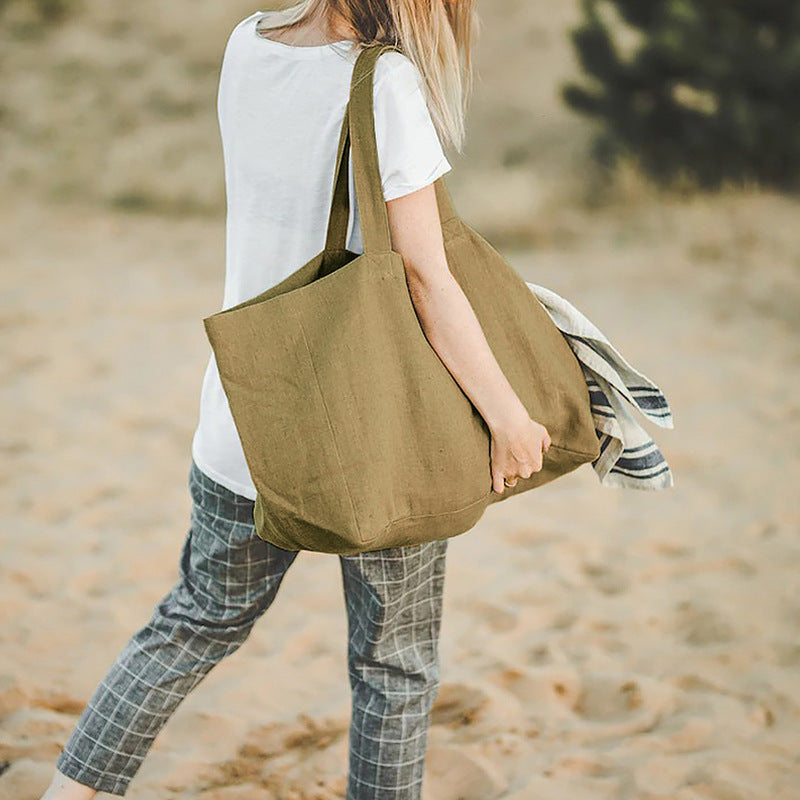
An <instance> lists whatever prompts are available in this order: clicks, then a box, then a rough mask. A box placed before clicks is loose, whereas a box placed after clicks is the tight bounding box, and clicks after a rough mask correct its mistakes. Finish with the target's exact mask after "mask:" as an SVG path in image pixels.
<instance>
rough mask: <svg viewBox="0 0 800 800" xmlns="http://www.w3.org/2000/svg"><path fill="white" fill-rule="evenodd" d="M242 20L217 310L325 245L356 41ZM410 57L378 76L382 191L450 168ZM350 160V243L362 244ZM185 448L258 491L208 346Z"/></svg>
mask: <svg viewBox="0 0 800 800" xmlns="http://www.w3.org/2000/svg"><path fill="white" fill-rule="evenodd" d="M263 13H264V12H261V11H259V12H256V13H255V14H252V15H251V16H249V17H247V18H246V19H244V20H242V21H241V22H240V23H239V24H238V25H237V26H236V27H235V28H234V30H233V32H232V33H231V35H230V38H229V39H228V43H227V45H226V48H225V54H224V57H223V61H222V69H221V73H220V81H219V93H218V99H217V113H218V118H219V128H220V134H221V139H222V149H223V160H224V165H225V190H226V198H227V224H226V254H225V256H226V257H225V288H224V295H223V301H222V308H223V309H225V308H229V307H231V306H234V305H236V304H237V303H240V302H242V301H243V300H247V299H248V298H250V297H253V296H255V295H257V294H259V293H261V292H263V291H265V290H266V289H268V288H269V287H271V286H274V285H275V284H276V283H279V282H280V281H281V280H283V279H284V278H285V277H287V276H288V275H290V274H291V273H292V272H294V271H296V270H297V269H299V268H300V267H301V266H303V265H304V264H305V263H306V262H308V261H310V260H311V259H312V258H313V257H314V256H315V255H317V254H318V253H319V252H320V251H321V250H322V249H323V247H324V245H325V235H326V231H327V224H328V214H329V210H330V202H331V195H332V193H333V178H334V175H333V172H334V168H335V161H336V152H337V145H338V141H339V131H340V128H341V125H342V120H343V119H344V111H345V106H346V105H347V101H348V99H349V93H350V79H351V75H352V71H353V64H354V63H355V59H356V57H357V55H358V51H357V49H356V48H355V47H354V46H353V44H352V43H351V42H349V41H342V42H334V43H332V44H326V45H318V46H295V45H288V44H284V43H283V42H277V41H273V40H270V39H265V38H264V37H263V36H260V35H259V34H258V32H257V31H256V23H257V21H258V19H259V18H260V17H261V16H262V14H263ZM422 80H423V79H422V76H421V74H420V72H419V70H418V69H417V67H416V65H415V64H414V63H413V62H412V61H411V60H410V59H409V58H407V57H406V56H405V55H403V54H402V53H399V52H397V51H394V50H390V51H386V52H384V53H382V54H381V55H380V57H379V58H378V60H377V62H376V65H375V73H374V93H373V96H374V106H375V110H374V114H375V139H376V143H377V147H378V163H379V168H380V173H381V181H382V184H383V193H384V197H385V199H386V200H392V199H394V198H396V197H401V196H402V195H405V194H409V193H410V192H414V191H416V190H417V189H421V188H422V187H424V186H427V185H428V184H430V183H432V182H433V181H435V180H436V179H437V178H438V177H439V176H441V175H443V174H444V173H446V172H448V171H449V170H450V169H451V166H450V164H449V162H448V161H447V159H446V158H445V155H444V153H443V151H442V146H441V143H440V141H439V138H438V136H437V133H436V130H435V128H434V126H433V121H432V119H431V116H430V112H429V110H428V108H427V106H426V104H425V98H424V95H423V92H422ZM349 165H350V177H349V187H350V208H351V212H350V222H349V227H348V243H347V247H348V249H349V250H351V251H352V252H354V253H362V252H363V245H362V241H361V229H360V226H359V222H358V204H357V201H356V196H355V189H354V186H353V175H352V151H351V155H350V160H349ZM192 457H193V458H194V461H195V463H196V464H197V466H198V467H199V468H200V470H202V471H203V472H204V473H205V474H206V475H208V476H209V477H210V478H211V479H212V480H214V481H216V482H217V483H220V484H222V485H223V486H225V487H227V488H228V489H230V490H231V491H232V492H235V493H236V494H239V495H243V496H244V497H248V498H250V499H251V500H254V499H255V497H256V490H255V487H254V485H253V482H252V479H251V477H250V471H249V469H248V467H247V463H246V461H245V458H244V453H243V451H242V447H241V442H240V440H239V436H238V433H237V431H236V427H235V425H234V422H233V417H232V416H231V412H230V406H229V405H228V399H227V397H226V396H225V393H224V391H223V388H222V384H221V383H220V378H219V373H218V372H217V366H216V361H215V359H214V354H213V351H212V352H211V353H210V356H209V361H208V365H207V368H206V371H205V375H204V377H203V383H202V390H201V396H200V414H199V420H198V424H197V428H196V429H195V433H194V437H193V439H192Z"/></svg>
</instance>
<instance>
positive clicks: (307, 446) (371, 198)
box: [203, 44, 600, 554]
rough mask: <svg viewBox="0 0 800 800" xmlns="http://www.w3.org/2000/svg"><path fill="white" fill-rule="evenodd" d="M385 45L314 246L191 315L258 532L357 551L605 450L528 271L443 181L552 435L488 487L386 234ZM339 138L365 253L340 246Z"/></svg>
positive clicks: (497, 326)
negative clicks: (248, 487) (246, 476)
mask: <svg viewBox="0 0 800 800" xmlns="http://www.w3.org/2000/svg"><path fill="white" fill-rule="evenodd" d="M390 49H393V50H398V48H396V47H394V46H391V45H380V44H377V45H370V46H367V47H365V48H363V49H362V51H361V52H360V53H359V55H358V58H357V59H356V62H355V65H354V68H353V74H352V80H351V87H350V99H349V102H348V106H347V110H346V113H345V117H344V121H343V123H342V128H341V133H340V139H339V146H338V153H337V159H336V168H335V170H336V171H335V182H334V190H333V193H332V199H331V208H330V216H329V221H328V229H327V237H326V241H325V246H324V249H323V250H322V252H320V253H318V254H317V255H316V256H315V257H314V258H312V259H311V260H310V261H309V262H307V263H306V264H305V265H303V266H302V267H300V268H299V269H297V270H296V271H295V272H293V273H292V274H291V275H289V276H288V277H287V278H285V279H284V280H282V281H281V282H280V283H278V284H276V285H274V286H272V287H270V288H269V289H267V290H266V291H264V292H262V293H260V294H258V295H257V296H255V297H252V298H250V299H248V300H245V301H244V302H241V303H239V304H238V305H235V306H232V307H230V308H228V309H224V310H222V311H219V312H217V313H215V314H212V315H211V316H209V317H206V318H205V319H204V320H203V322H204V325H205V330H206V333H207V336H208V339H209V341H210V343H211V346H212V349H213V352H214V356H215V358H216V362H217V367H218V369H219V374H220V379H221V382H222V386H223V389H224V391H225V394H226V396H227V398H228V401H229V404H230V410H231V414H232V416H233V419H234V423H235V425H236V429H237V432H238V434H239V437H240V439H241V443H242V448H243V451H244V455H245V459H246V461H247V465H248V468H249V470H250V473H251V476H252V480H253V483H254V485H255V487H256V490H257V498H256V501H255V506H254V512H253V516H254V522H255V526H256V532H257V534H258V536H259V537H261V538H262V539H264V540H265V541H268V542H271V543H273V544H275V545H277V546H278V547H281V548H284V549H287V550H313V551H319V552H326V553H338V554H355V553H359V552H365V551H368V550H377V549H381V548H387V547H395V546H407V545H412V544H420V543H423V542H427V541H431V540H434V539H443V538H446V537H451V536H456V535H458V534H461V533H464V532H466V531H468V530H469V529H470V528H472V527H473V526H474V525H475V523H476V522H478V520H479V519H480V517H481V516H482V515H483V513H484V511H485V509H486V508H487V507H488V506H489V505H490V504H492V503H494V502H497V501H500V500H505V499H508V498H509V497H512V496H514V495H517V494H520V493H521V492H525V491H527V490H529V489H533V488H535V487H537V486H541V485H543V484H545V483H548V482H549V481H552V480H553V479H555V478H558V477H560V476H562V475H564V474H566V473H568V472H571V471H572V470H574V469H575V468H576V467H579V466H580V465H581V464H584V463H587V462H590V461H593V460H595V459H596V458H597V457H598V455H599V452H600V449H599V440H598V437H597V434H596V433H595V428H594V423H593V420H592V416H591V412H590V406H589V394H588V388H587V385H586V381H585V378H584V376H583V372H582V370H581V368H580V364H579V362H578V360H577V359H576V357H575V355H574V353H573V352H572V350H571V348H570V347H569V345H568V343H567V342H566V340H565V339H564V337H563V335H562V334H561V332H560V331H559V330H558V328H556V326H555V324H554V323H553V322H552V320H551V319H550V316H549V315H548V314H547V312H546V311H545V309H544V307H543V306H542V305H541V304H540V303H539V301H538V300H537V299H536V297H535V296H534V295H533V293H532V292H531V291H530V290H529V289H528V287H527V286H526V284H525V282H524V280H523V278H522V277H521V276H520V275H518V274H517V272H516V271H515V270H514V269H513V268H512V267H511V266H510V264H509V263H508V262H507V261H506V260H505V259H504V258H503V257H502V256H501V255H500V254H499V253H498V252H497V251H496V250H495V249H494V248H493V247H492V245H491V244H489V242H487V241H486V240H485V239H484V238H483V237H482V236H481V235H480V234H479V233H478V232H477V231H475V230H473V229H472V228H471V227H470V226H469V225H468V224H466V223H465V222H464V221H463V220H461V219H460V218H459V216H458V214H457V213H456V211H455V209H454V207H453V204H452V202H451V199H450V195H449V192H448V189H447V187H446V185H445V182H444V178H442V177H440V178H439V179H438V180H437V181H435V192H436V199H437V202H438V208H439V215H440V219H441V227H442V235H443V238H444V243H445V250H446V254H447V260H448V264H449V267H450V270H451V271H452V273H453V275H454V276H455V278H456V279H457V280H458V282H459V284H460V285H461V287H462V289H463V290H464V293H465V294H466V295H467V297H468V299H469V301H470V303H471V305H472V307H473V309H474V311H475V314H476V316H477V318H478V320H479V322H480V324H481V327H482V329H483V331H484V333H485V335H486V338H487V341H488V342H489V345H490V347H491V349H492V351H493V353H494V355H495V357H496V358H497V361H498V363H499V364H500V367H501V368H502V370H503V372H504V373H505V375H506V376H507V378H508V380H509V382H510V383H511V385H512V387H513V388H514V390H515V391H516V393H517V394H518V395H519V397H520V400H521V401H522V402H523V404H524V406H525V408H526V410H527V411H528V413H529V415H530V416H531V417H532V418H533V419H534V420H536V421H537V422H540V423H541V424H542V425H544V426H545V427H546V428H547V430H548V432H549V434H550V437H551V440H552V444H551V446H550V448H549V450H548V451H547V453H546V454H545V455H544V459H543V467H542V469H541V471H539V472H535V473H533V474H532V475H531V476H530V477H529V478H520V479H519V480H518V482H517V484H516V485H515V486H514V487H506V488H505V489H504V491H503V492H502V494H501V493H497V492H495V491H494V490H493V489H492V480H491V466H490V443H491V437H490V433H489V429H488V427H487V426H486V423H485V422H484V420H483V418H482V417H481V416H480V414H479V413H478V411H477V410H476V409H475V407H474V406H473V405H472V403H471V402H470V400H469V398H468V397H467V395H466V394H465V393H464V392H463V390H462V389H461V387H460V386H459V384H458V383H457V382H456V380H455V379H454V377H453V376H452V374H451V373H450V372H449V371H448V369H447V368H446V367H445V365H444V363H443V362H442V361H441V359H440V358H439V356H438V355H437V353H436V351H435V350H434V349H433V347H432V346H431V345H430V343H429V342H428V340H427V338H426V336H425V333H424V331H423V329H422V327H421V326H420V323H419V320H418V318H417V315H416V312H415V310H414V305H413V303H412V300H411V297H410V294H409V291H408V285H407V283H406V277H405V269H404V265H403V259H402V256H401V255H400V254H399V253H397V252H395V251H393V250H392V248H391V238H390V232H389V223H388V217H387V212H386V203H385V200H384V197H383V190H382V184H381V177H380V171H379V164H378V154H377V147H376V143H375V126H374V117H373V70H374V67H375V62H376V60H377V58H378V56H379V55H380V54H381V53H382V52H384V51H385V50H390ZM400 52H402V51H400ZM350 147H352V152H353V171H354V183H355V188H356V197H357V202H358V209H359V218H360V224H361V232H362V239H363V243H364V252H363V253H362V254H357V253H353V252H351V251H349V250H347V249H346V234H347V226H348V219H349V211H350V209H349V199H348V185H347V184H348V152H349V151H348V148H350Z"/></svg>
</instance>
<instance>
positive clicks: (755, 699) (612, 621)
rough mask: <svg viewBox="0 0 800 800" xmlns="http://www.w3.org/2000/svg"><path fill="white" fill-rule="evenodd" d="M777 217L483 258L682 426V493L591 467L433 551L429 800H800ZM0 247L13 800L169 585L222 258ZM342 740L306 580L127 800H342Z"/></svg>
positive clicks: (787, 340) (53, 230)
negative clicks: (510, 270)
mask: <svg viewBox="0 0 800 800" xmlns="http://www.w3.org/2000/svg"><path fill="white" fill-rule="evenodd" d="M796 213H797V208H796V206H794V205H793V204H792V203H791V202H789V201H787V200H786V199H783V198H778V197H770V196H768V195H763V196H748V197H744V196H742V197H734V198H732V199H728V200H725V201H718V202H717V203H716V204H715V205H713V206H710V205H709V204H708V203H701V202H698V203H695V204H693V203H678V204H674V205H672V206H670V205H669V204H666V203H662V204H661V205H659V206H658V207H657V208H655V207H650V208H643V207H640V208H639V209H638V210H635V211H634V210H631V211H630V213H627V214H625V215H621V216H620V217H618V218H616V217H614V216H613V215H612V214H610V213H609V214H606V215H600V216H598V215H591V214H588V215H586V218H585V219H584V223H585V224H584V227H583V229H582V234H581V238H580V242H579V243H577V244H575V245H574V246H572V247H570V248H563V247H556V248H550V249H547V248H535V249H529V250H526V251H523V250H517V251H510V250H509V251H507V253H508V256H509V258H510V259H511V261H512V263H513V264H514V265H515V266H516V267H517V268H518V269H519V270H520V272H521V274H523V276H524V277H525V278H526V279H528V280H535V281H536V282H538V283H541V284H542V285H545V286H548V287H551V288H553V289H555V290H556V291H558V292H559V293H561V294H563V295H564V296H565V297H567V298H569V299H570V300H571V301H572V302H574V303H575V305H577V307H578V308H580V309H581V310H582V311H584V313H586V314H587V315H588V316H589V317H590V318H591V319H592V320H593V321H595V322H596V323H597V324H598V325H599V326H600V327H601V329H602V330H603V331H604V332H605V333H606V334H607V335H608V336H609V337H610V338H611V341H612V342H613V343H615V344H616V345H617V346H618V347H619V348H620V349H621V351H622V352H623V354H624V355H626V357H628V358H629V359H630V360H631V361H632V363H634V365H636V366H637V367H639V368H640V369H642V370H643V371H644V372H645V373H646V374H648V375H649V376H650V377H652V378H653V379H655V380H656V381H657V382H658V383H659V385H660V386H661V387H662V389H663V390H664V392H665V393H666V395H667V397H668V399H669V401H670V403H671V405H672V408H673V411H674V415H675V421H676V427H675V429H674V430H672V431H664V430H661V429H657V428H655V427H654V426H652V425H650V423H645V426H646V427H648V429H649V430H651V431H652V432H653V435H654V436H655V437H656V439H657V441H658V442H659V444H660V446H661V447H662V450H663V451H664V453H665V455H666V457H667V459H668V461H669V463H670V465H671V467H672V469H673V471H674V473H675V486H674V487H672V488H671V489H669V490H667V491H662V492H635V491H626V490H615V489H608V488H604V487H601V486H600V485H599V482H598V481H597V478H596V476H595V474H594V472H593V471H592V470H591V469H590V467H589V466H588V465H585V466H584V467H582V468H580V469H579V470H578V471H576V472H575V473H573V474H571V475H569V476H566V477H564V478H562V479H560V480H558V481H556V482H554V483H552V484H549V485H547V486H545V487H541V488H540V489H539V490H537V491H535V492H529V493H526V494H523V495H519V496H517V497H514V498H509V500H508V502H504V503H500V504H497V505H495V506H492V507H490V508H489V509H488V510H487V512H486V514H485V516H484V518H483V519H482V520H481V522H480V523H479V524H478V525H477V526H476V527H475V528H474V529H473V530H472V531H470V532H469V533H467V534H464V535H462V536H459V537H456V538H454V539H452V540H451V541H450V547H449V550H448V573H447V580H446V591H445V610H444V621H443V628H442V638H441V654H442V676H443V677H442V686H441V689H440V693H439V696H438V697H437V701H436V704H435V706H434V710H433V717H432V726H431V730H430V747H429V751H428V770H427V774H426V783H425V797H426V800H433V798H436V799H437V800H442V799H444V800H449V799H450V798H452V799H453V800H455V798H461V799H462V800H465V799H466V800H473V799H474V800H485V799H486V798H495V797H498V798H499V797H503V798H516V799H521V798H545V800H546V799H547V798H563V797H570V798H576V799H577V800H580V799H581V798H592V799H593V800H597V798H631V799H632V798H637V800H641V799H642V798H661V797H664V798H681V800H684V799H685V800H689V799H690V798H691V800H695V798H704V799H705V798H720V800H722V799H723V798H724V800H730V799H732V798H742V800H744V798H747V800H751V799H755V798H764V799H765V800H766V799H767V798H769V799H770V800H775V798H782V799H785V800H788V798H796V797H800V789H798V787H799V786H800V781H798V779H799V778H800V771H799V770H798V764H797V745H798V733H797V731H798V724H800V709H798V696H799V695H798V689H800V678H798V667H799V666H800V646H798V644H797V642H798V631H799V629H800V604H798V599H797V598H798V592H797V590H798V583H800V579H798V575H800V569H798V567H800V542H799V541H798V523H799V522H800V515H799V514H798V508H797V499H796V488H795V485H796V481H797V477H798V474H797V466H796V455H797V442H798V420H800V406H798V401H797V398H798V396H799V395H798V370H797V366H798V356H799V355H800V352H799V349H800V348H798V339H797V318H796V315H795V310H796V308H797V304H796V302H797V294H798V291H797V290H798V286H797V281H796V272H795V270H796V263H795V262H794V261H792V259H791V258H790V257H789V255H790V252H791V251H790V250H789V249H788V246H789V244H790V242H791V219H792V217H793V215H796ZM4 219H5V220H6V231H7V234H6V236H5V238H4V244H3V253H2V255H3V261H4V264H6V267H5V268H4V270H3V273H2V274H3V278H2V280H3V287H2V288H3V293H2V296H3V298H4V299H3V308H2V311H3V316H2V319H3V335H4V336H3V342H4V351H5V359H4V363H5V365H6V367H5V369H6V375H5V379H4V380H3V382H2V388H0V393H1V396H2V406H3V409H4V418H5V423H6V424H5V425H4V434H3V442H2V446H3V453H4V459H3V466H2V479H3V480H2V487H0V491H2V497H3V507H4V508H6V509H7V513H6V516H5V524H4V526H3V531H2V536H3V553H4V558H3V562H2V571H3V580H2V584H0V609H2V612H0V613H2V628H1V629H0V643H1V645H2V669H0V714H2V721H0V759H3V760H5V761H8V762H10V765H9V766H8V768H7V769H6V770H5V772H3V773H2V775H0V797H2V798H18V800H25V799H26V798H35V797H38V794H37V793H38V792H40V791H41V790H42V789H43V788H44V786H45V785H46V784H47V782H48V780H49V775H50V770H51V767H52V762H53V760H54V758H55V757H56V755H57V753H58V750H59V747H60V745H61V744H62V743H63V741H64V740H65V739H66V736H67V735H68V733H69V731H70V729H71V727H72V725H73V724H74V721H75V718H76V715H77V714H78V713H79V712H80V710H81V708H82V706H83V705H84V704H85V702H86V701H87V699H88V697H89V695H90V694H91V691H92V690H93V688H94V686H95V684H96V683H97V681H98V680H99V678H100V677H101V676H102V674H103V673H104V671H105V669H106V667H107V666H108V664H109V663H110V661H111V659H112V658H113V657H114V655H115V654H116V653H117V651H118V650H119V648H120V647H121V646H122V645H123V644H124V642H125V641H126V639H127V638H128V636H129V635H130V634H132V633H133V631H134V630H135V629H136V628H138V627H139V626H140V625H141V624H143V623H144V622H145V621H146V619H147V617H148V616H149V613H150V611H151V609H152V607H153V605H154V604H155V603H156V602H157V601H158V600H159V599H160V597H161V596H162V595H163V594H164V593H165V592H166V591H167V590H168V589H169V587H170V586H171V584H172V581H173V580H174V578H175V577H176V575H177V571H176V568H177V555H178V552H179V548H180V546H181V544H182V540H183V536H184V534H185V531H186V530H187V528H188V514H189V495H188V491H187V488H186V476H187V471H188V466H189V461H188V458H189V446H190V440H191V434H192V431H193V427H194V424H195V421H196V413H197V396H198V395H197V393H198V391H199V386H200V380H201V377H202V371H203V368H204V364H205V359H206V357H207V344H206V340H205V338H204V333H203V330H202V324H201V321H200V320H201V318H202V316H203V315H206V314H208V313H209V312H210V311H212V310H213V309H215V308H216V307H218V305H219V303H220V301H221V283H220V273H219V264H220V262H219V260H220V256H221V242H222V237H221V226H220V223H219V222H218V221H214V222H213V223H212V222H209V221H207V220H182V221H180V220H178V221H176V220H171V221H170V220H164V219H163V218H160V217H158V216H124V215H119V214H112V213H108V212H98V211H96V210H94V211H93V210H91V209H89V210H87V209H78V208H71V209H63V208H61V209H58V210H56V211H53V210H52V209H48V208H45V207H40V208H38V209H37V210H36V211H32V210H30V209H27V210H26V209H23V208H17V209H12V208H6V209H5V212H4ZM767 221H770V224H771V225H772V228H771V230H770V231H769V232H765V230H764V227H763V225H762V224H765V223H766V222H767ZM631 231H635V232H636V235H635V236H632V235H631V236H626V234H630V233H631ZM712 231H713V233H712ZM749 234H752V236H753V239H754V243H753V244H752V245H751V247H750V249H749V251H743V250H742V248H741V245H740V242H741V238H742V236H746V235H749ZM773 234H774V235H773ZM712 244H713V248H712V249H713V251H714V253H715V254H716V255H715V257H714V258H713V259H712V260H704V259H702V258H698V257H697V253H698V251H699V250H703V251H705V250H708V249H709V247H710V246H711V245H712ZM784 245H785V246H786V247H787V250H786V251H785V252H784V255H783V258H781V253H782V252H783V250H782V248H783V246H784ZM12 265H13V268H9V266H12ZM348 721H349V689H348V686H347V675H346V649H345V613H344V605H343V598H342V593H341V579H340V574H339V568H338V561H337V559H336V558H335V557H333V556H327V555H324V554H317V553H307V552H306V553H301V554H300V556H299V557H298V560H297V562H296V563H295V565H294V566H293V567H292V569H291V570H290V572H289V574H288V575H287V578H286V581H285V582H284V584H283V586H282V588H281V590H280V592H279V594H278V597H277V599H276V601H275V603H274V604H273V606H272V608H271V609H270V610H269V611H268V612H267V615H266V616H265V617H264V618H262V619H261V620H260V621H259V623H258V625H257V626H256V628H255V630H254V632H253V634H252V635H251V637H250V639H249V640H248V641H247V642H246V643H245V645H244V646H243V647H242V648H241V649H240V650H239V651H238V652H237V653H236V654H234V655H233V656H231V657H230V658H229V659H228V660H227V661H225V662H223V663H221V664H220V665H219V666H218V667H216V668H215V670H213V671H212V673H211V674H210V675H209V676H208V678H207V679H206V680H205V682H204V683H203V684H202V685H201V686H200V687H199V688H198V689H197V690H196V691H195V692H194V693H193V694H192V695H190V696H189V697H188V698H187V700H186V701H185V702H184V704H183V705H182V706H180V707H179V709H178V711H177V712H176V714H175V716H174V717H173V718H172V720H171V721H170V722H169V724H168V725H167V726H166V727H165V728H164V730H163V731H162V733H161V735H160V737H159V738H158V739H157V740H156V743H155V745H154V747H153V749H152V751H151V753H150V755H149V757H148V759H147V760H146V761H145V763H144V765H143V767H142V769H141V770H140V772H139V774H138V775H137V777H136V779H135V781H134V782H133V784H132V785H131V788H130V789H129V796H130V797H131V798H132V799H133V800H146V799H147V800H149V798H157V797H158V798H163V797H181V798H184V797H186V798H189V797H192V798H194V797H201V798H205V800H210V799H211V798H239V797H255V798H272V797H275V798H278V797H280V798H335V797H343V796H344V794H343V793H344V786H345V763H346V748H347V725H348Z"/></svg>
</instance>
